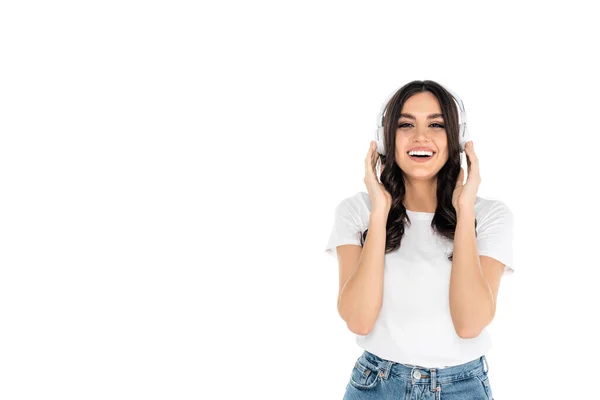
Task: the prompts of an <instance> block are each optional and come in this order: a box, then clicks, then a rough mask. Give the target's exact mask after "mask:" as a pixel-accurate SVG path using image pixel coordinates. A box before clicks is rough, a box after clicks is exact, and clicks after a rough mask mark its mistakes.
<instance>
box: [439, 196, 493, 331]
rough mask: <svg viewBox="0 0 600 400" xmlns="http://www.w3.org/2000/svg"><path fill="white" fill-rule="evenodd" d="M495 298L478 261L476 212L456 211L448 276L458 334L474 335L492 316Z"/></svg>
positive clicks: (451, 308)
mask: <svg viewBox="0 0 600 400" xmlns="http://www.w3.org/2000/svg"><path fill="white" fill-rule="evenodd" d="M493 302H494V297H493V294H492V290H491V289H490V286H489V285H488V283H487V280H486V278H485V275H484V274H483V271H482V269H481V264H480V262H479V254H478V251H477V241H476V236H475V211H474V210H473V209H472V207H468V208H466V209H462V210H460V211H458V210H457V223H456V231H455V234H454V256H453V261H452V272H451V275H450V313H451V315H452V322H453V323H454V327H455V330H456V332H457V333H458V335H459V336H461V337H477V336H478V335H479V333H480V332H481V330H482V329H483V328H484V327H486V326H487V325H488V324H489V322H490V321H491V320H492V319H493V317H494V316H493V310H494V306H493V305H494V304H493Z"/></svg>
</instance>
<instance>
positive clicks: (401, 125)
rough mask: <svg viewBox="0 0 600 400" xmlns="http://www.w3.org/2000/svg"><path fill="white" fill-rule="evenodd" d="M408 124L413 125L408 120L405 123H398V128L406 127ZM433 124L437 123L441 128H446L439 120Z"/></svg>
mask: <svg viewBox="0 0 600 400" xmlns="http://www.w3.org/2000/svg"><path fill="white" fill-rule="evenodd" d="M406 125H412V124H410V123H408V122H405V123H403V124H400V125H398V128H404V127H405V126H406ZM431 125H437V126H438V128H441V129H443V128H444V125H442V124H438V123H437V122H434V123H433V124H431ZM431 125H430V126H431Z"/></svg>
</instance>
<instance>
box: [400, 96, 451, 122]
mask: <svg viewBox="0 0 600 400" xmlns="http://www.w3.org/2000/svg"><path fill="white" fill-rule="evenodd" d="M400 112H401V113H410V114H413V115H415V116H416V117H417V118H419V117H426V116H427V115H429V114H431V113H440V114H441V113H442V109H441V107H440V103H439V102H438V99H437V97H435V95H434V94H433V93H431V92H420V93H415V94H414V95H412V96H410V97H409V98H408V99H407V100H406V101H405V102H404V104H403V105H402V111H400Z"/></svg>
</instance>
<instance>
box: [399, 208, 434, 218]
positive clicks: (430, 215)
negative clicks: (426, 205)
mask: <svg viewBox="0 0 600 400" xmlns="http://www.w3.org/2000/svg"><path fill="white" fill-rule="evenodd" d="M406 214H407V215H408V217H409V218H410V219H433V216H434V215H435V213H432V212H423V211H411V210H409V209H408V208H407V209H406Z"/></svg>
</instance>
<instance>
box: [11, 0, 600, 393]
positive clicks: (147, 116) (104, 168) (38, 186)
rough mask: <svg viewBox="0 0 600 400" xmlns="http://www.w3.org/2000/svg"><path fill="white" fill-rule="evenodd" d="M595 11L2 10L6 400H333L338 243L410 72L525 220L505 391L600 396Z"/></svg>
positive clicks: (343, 342)
mask: <svg viewBox="0 0 600 400" xmlns="http://www.w3.org/2000/svg"><path fill="white" fill-rule="evenodd" d="M511 3H512V4H511ZM585 3H586V2H583V1H570V2H568V3H555V4H556V5H552V4H550V3H548V2H518V3H517V2H503V3H502V4H500V3H494V4H491V3H481V2H477V3H476V2H472V3H469V2H460V3H454V4H450V3H448V2H439V3H431V2H399V1H396V2H377V1H375V2H370V3H369V4H368V5H367V3H365V2H362V3H357V2H348V1H344V2H341V1H335V2H334V1H331V2H306V1H305V2H294V3H292V2H274V1H273V2H265V1H253V2H241V1H238V2H219V3H218V5H217V2H210V3H209V2H205V3H198V2H178V1H169V2H167V1H163V2H158V1H145V2H141V1H138V2H133V1H103V2H93V3H92V2H75V1H71V2H65V1H60V2H28V1H19V2H16V1H14V2H12V1H8V2H3V3H2V6H0V135H1V142H0V398H2V399H10V400H12V399H49V398H60V399H63V400H66V399H239V398H262V399H307V398H311V399H341V398H342V396H343V393H344V388H345V386H346V384H347V382H348V379H349V376H350V372H351V369H352V367H353V365H354V361H355V360H356V358H357V357H358V356H359V355H360V353H361V352H362V350H361V349H360V348H358V347H357V346H356V344H355V342H354V335H353V334H352V333H351V332H350V331H349V330H348V329H347V328H346V326H345V323H344V322H343V321H342V320H341V319H340V317H339V316H338V315H337V311H336V298H337V289H338V269H337V263H336V261H335V260H334V259H333V258H331V257H329V256H327V255H326V254H325V252H324V248H325V245H326V241H327V238H328V236H329V233H330V230H331V228H332V223H333V212H334V208H335V205H337V204H338V202H339V201H341V200H342V199H343V198H345V197H348V196H350V195H352V194H354V193H356V192H357V191H360V190H365V188H364V183H363V178H364V157H365V156H366V153H367V150H368V145H369V141H370V140H371V139H372V138H373V131H374V128H375V120H376V115H377V112H378V111H379V109H380V107H381V103H382V102H383V101H384V100H385V98H386V96H388V95H389V94H390V93H391V92H392V91H393V90H394V89H396V88H398V87H400V86H402V85H403V84H405V83H407V82H409V81H411V80H415V79H419V80H424V79H431V80H435V81H438V82H439V83H441V84H443V85H446V86H448V87H449V88H451V89H452V90H453V91H455V92H456V93H457V94H458V95H459V96H460V97H461V98H462V99H463V101H464V103H465V107H466V109H467V111H468V116H469V130H470V132H471V134H472V136H473V139H474V145H475V151H476V153H477V155H478V157H479V160H480V166H481V175H482V182H481V185H480V188H479V193H478V195H480V196H483V197H486V196H487V197H493V198H499V199H502V200H503V201H504V202H506V203H507V204H508V205H509V206H510V207H511V210H512V211H513V213H514V215H515V232H514V234H515V235H514V267H515V270H516V272H515V274H514V275H512V276H510V277H505V278H503V281H502V284H501V287H500V294H499V300H498V301H499V304H498V310H497V315H496V318H495V320H494V321H493V323H492V324H491V325H490V327H489V330H490V333H491V335H492V340H493V346H494V347H493V349H492V350H491V351H490V352H489V353H488V354H487V357H488V361H489V366H490V382H491V384H492V389H493V392H494V398H495V399H496V400H508V399H531V398H552V399H554V398H556V399H559V398H561V399H564V398H579V397H589V396H593V394H594V393H596V392H597V389H596V388H595V386H594V385H595V379H596V378H595V377H596V375H597V370H596V368H595V365H596V362H597V361H596V360H597V358H598V345H597V337H598V336H599V332H598V330H597V328H594V326H597V325H596V322H597V315H598V313H597V307H598V289H597V278H598V267H600V263H599V262H598V257H597V255H596V254H597V251H598V248H599V246H598V238H599V234H598V223H599V222H600V221H599V217H598V213H597V203H598V197H597V193H598V192H597V185H598V184H597V182H598V172H599V168H598V159H599V158H598V151H599V145H600V141H599V140H598V137H599V135H600V130H599V124H600V120H599V111H600V106H599V104H598V103H599V101H598V93H599V89H600V78H599V75H598V70H599V67H600V65H599V63H598V61H597V60H598V59H597V51H596V47H597V42H596V39H595V38H596V37H598V34H599V33H600V32H599V29H598V24H597V21H596V14H595V13H593V12H592V11H591V9H589V8H587V7H586V6H584V4H585Z"/></svg>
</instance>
